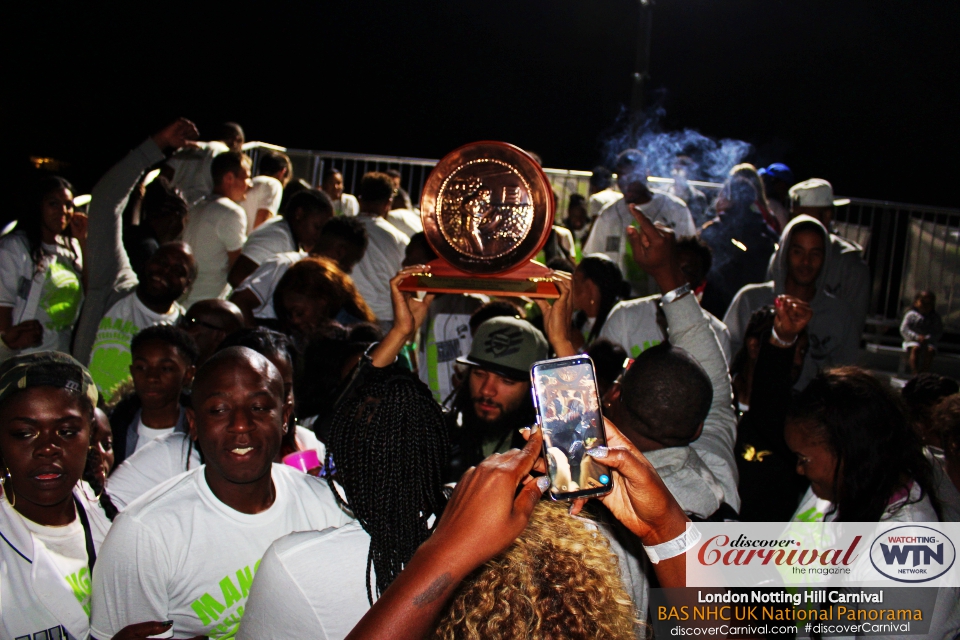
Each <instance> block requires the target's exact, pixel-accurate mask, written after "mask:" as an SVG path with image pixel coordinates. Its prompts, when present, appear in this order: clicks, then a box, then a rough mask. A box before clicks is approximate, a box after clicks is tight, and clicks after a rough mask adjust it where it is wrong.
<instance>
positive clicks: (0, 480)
mask: <svg viewBox="0 0 960 640" xmlns="http://www.w3.org/2000/svg"><path fill="white" fill-rule="evenodd" d="M7 482H10V495H11V496H13V499H11V500H10V506H11V507H15V506H17V494H15V493H14V492H13V478H12V477H10V469H7V468H6V467H4V468H3V475H2V476H0V491H3V495H4V497H6V495H7V491H6V486H7Z"/></svg>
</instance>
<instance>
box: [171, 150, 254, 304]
mask: <svg viewBox="0 0 960 640" xmlns="http://www.w3.org/2000/svg"><path fill="white" fill-rule="evenodd" d="M210 171H211V173H212V174H213V182H214V188H213V194H211V196H210V197H209V198H208V199H207V200H206V202H205V203H204V204H203V205H201V206H198V207H197V208H196V209H195V210H194V211H192V212H191V213H190V215H189V217H188V218H187V224H186V227H185V228H184V230H183V239H184V241H186V242H187V243H188V244H189V245H190V246H191V247H193V248H194V251H193V252H194V256H196V259H197V269H198V274H197V279H196V281H195V282H194V283H193V287H192V288H191V289H190V294H189V296H188V297H187V300H186V306H188V307H189V306H190V305H191V304H193V303H194V302H196V301H197V300H207V299H209V298H226V297H227V295H229V293H230V285H229V284H228V283H227V274H229V273H230V268H231V267H232V266H233V263H234V262H236V260H237V258H238V257H240V250H241V249H242V248H243V243H244V242H246V240H247V214H246V212H245V211H244V210H243V208H242V207H241V206H240V204H239V203H240V202H243V199H244V198H246V197H247V191H248V190H249V189H250V185H251V183H250V158H248V157H247V156H245V155H244V154H243V153H240V152H237V151H228V152H226V153H221V154H220V155H218V156H217V157H216V158H214V160H213V165H212V167H211V169H210Z"/></svg>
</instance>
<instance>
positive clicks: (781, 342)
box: [770, 327, 797, 349]
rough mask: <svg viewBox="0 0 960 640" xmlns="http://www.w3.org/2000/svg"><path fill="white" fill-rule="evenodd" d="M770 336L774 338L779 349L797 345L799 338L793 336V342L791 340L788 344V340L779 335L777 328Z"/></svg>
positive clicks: (771, 331) (773, 329)
mask: <svg viewBox="0 0 960 640" xmlns="http://www.w3.org/2000/svg"><path fill="white" fill-rule="evenodd" d="M770 336H771V337H772V338H773V341H774V342H776V343H777V346H778V347H783V348H784V349H786V348H788V347H792V346H793V345H795V344H797V336H793V340H790V341H789V342H787V341H786V340H784V339H783V338H781V337H780V334H779V333H777V328H776V327H772V328H771V330H770Z"/></svg>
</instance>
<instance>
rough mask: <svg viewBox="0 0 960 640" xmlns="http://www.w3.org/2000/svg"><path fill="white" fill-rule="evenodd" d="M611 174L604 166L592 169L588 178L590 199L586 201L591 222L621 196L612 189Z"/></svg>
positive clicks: (621, 195)
mask: <svg viewBox="0 0 960 640" xmlns="http://www.w3.org/2000/svg"><path fill="white" fill-rule="evenodd" d="M612 183H613V174H612V173H610V169H607V168H606V167H604V166H596V167H594V168H593V174H592V175H591V176H590V197H589V199H588V200H587V214H588V215H589V216H590V217H589V220H590V221H591V222H592V221H593V220H595V219H596V218H597V216H598V215H600V212H601V211H603V209H604V208H605V207H607V206H609V205H611V204H613V203H614V202H616V201H617V200H619V199H620V198H622V197H623V194H622V193H620V192H619V191H617V190H616V189H613V188H612Z"/></svg>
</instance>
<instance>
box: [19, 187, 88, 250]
mask: <svg viewBox="0 0 960 640" xmlns="http://www.w3.org/2000/svg"><path fill="white" fill-rule="evenodd" d="M63 189H66V190H67V191H69V192H70V194H71V195H73V193H74V189H73V185H72V184H70V182H69V181H68V180H66V179H65V178H61V177H60V176H44V177H43V178H41V179H40V180H38V181H37V182H36V183H35V184H34V185H33V189H32V191H31V192H30V193H29V196H28V197H27V198H26V199H25V200H26V201H25V202H24V204H23V205H21V210H20V214H19V215H18V216H17V228H16V230H17V231H19V232H20V233H22V234H23V235H24V236H25V237H26V239H27V246H28V247H29V251H30V259H31V260H33V264H34V267H37V266H38V265H39V264H40V263H41V262H42V261H43V254H44V251H43V230H42V229H43V218H42V216H41V215H40V207H41V204H42V202H43V199H44V198H45V197H47V195H48V194H51V193H54V192H57V191H61V190H63ZM59 236H60V239H58V240H57V242H58V243H60V244H62V245H63V246H65V247H66V248H67V250H69V251H70V253H71V254H73V260H74V262H78V261H79V259H80V255H79V254H78V253H77V251H76V247H75V246H74V245H73V243H72V242H71V241H70V239H71V238H72V237H73V235H72V233H71V231H70V226H69V225H67V228H66V229H64V230H63V231H62V232H60V234H59Z"/></svg>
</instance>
